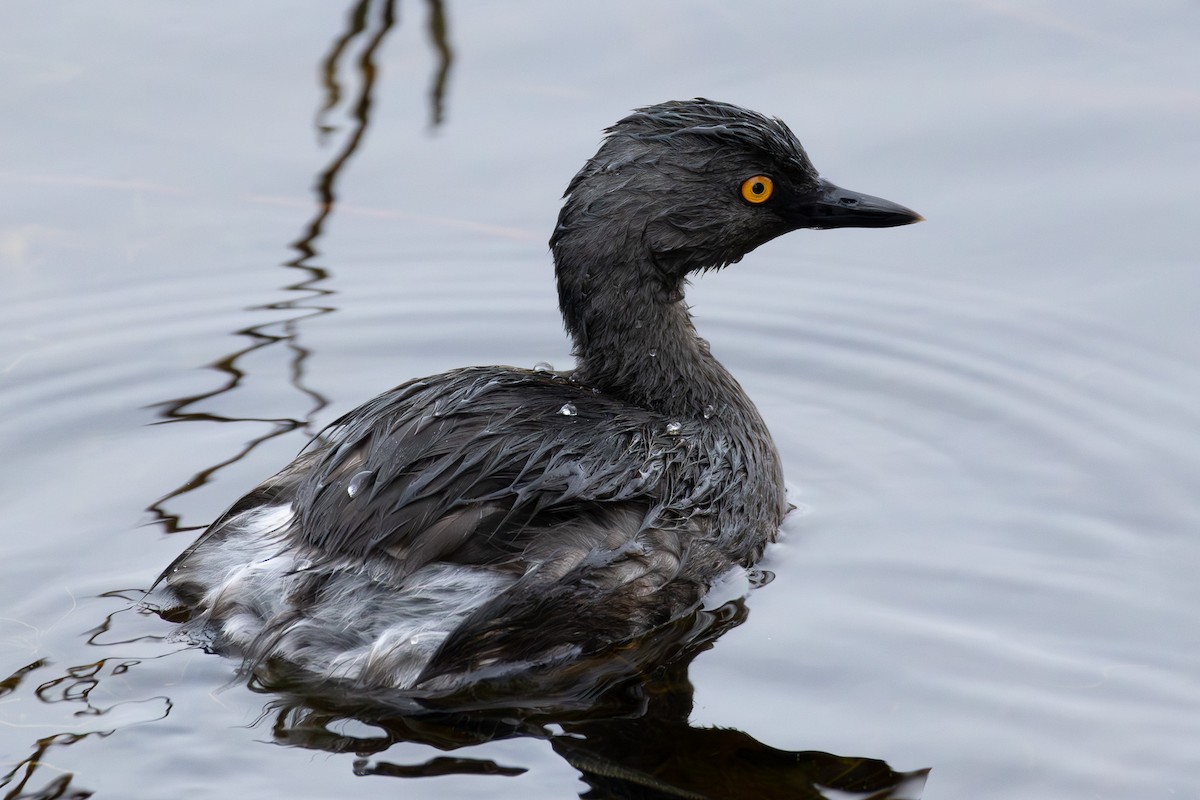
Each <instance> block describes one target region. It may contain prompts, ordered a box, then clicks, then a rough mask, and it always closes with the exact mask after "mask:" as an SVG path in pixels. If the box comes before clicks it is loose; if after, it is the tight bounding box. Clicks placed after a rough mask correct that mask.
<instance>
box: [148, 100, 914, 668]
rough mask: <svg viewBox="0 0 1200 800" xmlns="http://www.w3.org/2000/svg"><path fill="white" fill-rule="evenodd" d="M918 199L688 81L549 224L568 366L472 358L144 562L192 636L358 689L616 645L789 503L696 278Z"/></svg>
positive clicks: (607, 157)
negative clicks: (774, 244) (688, 92)
mask: <svg viewBox="0 0 1200 800" xmlns="http://www.w3.org/2000/svg"><path fill="white" fill-rule="evenodd" d="M920 219H921V217H920V216H918V215H917V214H916V213H914V212H912V211H910V210H909V209H906V208H904V207H902V206H899V205H896V204H894V203H890V202H888V201H886V200H881V199H879V198H875V197H870V196H868V195H863V194H858V193H855V192H850V191H846V190H843V189H840V188H838V187H837V186H835V185H833V184H831V183H829V182H828V181H825V180H824V179H822V178H820V177H818V175H817V171H816V170H815V169H814V168H813V165H812V163H811V162H810V161H809V159H808V156H807V155H806V154H805V152H804V149H803V148H802V147H801V145H800V143H799V142H798V141H797V140H796V137H795V136H794V135H793V134H792V132H791V131H790V130H789V129H788V127H787V126H786V125H785V124H784V123H783V122H781V121H779V120H778V119H772V118H768V117H765V116H762V115H760V114H757V113H755V112H752V111H748V110H746V109H743V108H739V107H737V106H733V105H729V104H726V103H719V102H713V101H710V100H705V99H696V100H692V101H686V102H668V103H663V104H660V105H655V106H649V107H646V108H642V109H638V110H637V111H635V112H634V113H632V114H630V115H629V116H627V117H625V118H624V119H622V120H621V121H619V122H618V123H616V124H615V125H613V126H612V127H611V128H609V129H608V130H607V136H606V137H605V139H604V141H603V143H602V144H601V146H600V149H599V152H597V153H596V155H595V156H594V157H593V158H592V159H590V160H589V161H588V162H587V164H585V165H584V167H583V169H581V170H580V171H579V173H578V174H577V175H576V176H575V178H574V179H573V180H572V181H571V183H570V185H569V186H568V187H567V191H566V194H565V200H564V203H563V208H562V211H561V213H560V214H559V217H558V224H557V226H556V227H555V229H554V233H553V235H552V237H551V239H550V249H551V251H552V253H553V256H554V264H555V275H556V278H557V281H558V298H559V305H560V308H561V310H562V315H563V320H564V322H565V325H566V329H567V332H568V333H569V334H570V336H571V339H572V341H573V343H574V354H575V357H576V366H575V369H574V370H573V371H571V372H566V373H555V372H549V371H538V370H526V369H518V368H514V367H503V366H492V367H468V368H465V369H459V370H454V371H451V372H446V373H443V374H441V375H434V376H432V377H428V378H422V379H419V380H414V381H410V382H408V383H405V384H403V385H401V386H399V387H397V388H395V389H393V390H391V391H389V392H386V393H384V394H383V395H380V396H379V397H376V398H375V399H373V400H370V401H369V402H367V403H366V404H364V405H362V406H360V407H359V408H357V409H355V410H354V411H351V412H350V413H349V414H347V415H346V416H344V417H342V418H341V419H339V420H337V421H336V422H334V423H333V424H332V425H330V426H329V427H328V428H327V429H326V430H325V431H324V432H322V433H321V434H320V435H319V436H318V437H317V438H316V439H315V440H314V441H313V442H312V443H311V444H310V445H309V446H308V447H307V448H306V449H305V450H304V451H303V452H302V453H301V454H300V455H299V456H298V457H297V458H296V459H295V460H294V461H293V462H292V463H291V464H289V465H288V466H287V467H285V468H284V469H283V470H282V471H281V472H280V473H278V474H277V475H275V476H274V477H272V478H269V479H268V480H266V481H265V482H264V483H263V484H262V485H260V486H259V487H258V488H256V489H255V490H254V491H252V492H250V493H249V494H248V495H246V496H245V497H243V498H242V499H241V500H239V501H238V502H237V503H235V504H234V505H233V507H232V508H230V509H229V510H228V511H227V512H226V513H225V514H224V515H223V516H222V517H221V518H220V519H218V520H217V521H216V522H214V523H213V524H212V525H211V526H210V527H209V528H208V530H207V531H206V532H205V533H204V534H203V535H202V536H201V537H200V538H199V540H197V541H196V542H195V543H194V544H193V545H192V546H191V547H190V548H189V549H188V550H187V551H186V552H184V553H183V554H182V555H181V556H180V557H179V558H178V559H177V560H176V561H175V563H173V564H172V565H171V566H170V567H169V568H168V569H167V570H166V571H165V572H164V573H163V576H162V578H161V579H160V581H163V582H164V585H165V589H166V591H167V593H168V595H169V604H171V605H174V606H177V608H178V610H180V611H182V612H183V614H184V616H186V618H187V619H188V622H187V626H188V628H187V629H188V631H189V632H190V633H191V634H192V635H194V636H197V637H202V638H204V639H205V640H206V641H207V642H208V643H210V645H211V646H212V647H214V648H215V649H218V650H221V651H224V652H233V653H237V654H240V655H242V656H243V657H244V658H245V659H246V663H247V664H248V665H250V666H251V667H253V666H255V665H261V664H267V663H272V662H277V661H282V662H285V663H288V664H292V665H296V666H298V667H300V668H301V669H303V670H305V671H307V672H308V673H310V674H314V675H318V676H328V677H330V678H336V679H342V680H345V681H350V682H353V683H355V684H358V685H363V686H369V687H378V688H418V689H419V688H423V687H438V686H454V685H461V684H462V683H463V682H465V681H470V680H472V679H473V678H477V677H480V676H488V675H493V676H494V675H499V674H504V673H506V672H508V671H516V670H527V669H532V668H543V667H548V666H551V665H554V664H556V663H561V662H563V661H568V660H572V659H576V658H580V657H584V656H591V655H595V654H598V653H602V652H604V651H605V650H606V649H609V648H613V647H614V646H616V645H619V644H621V643H627V642H632V641H634V640H636V639H638V638H639V637H642V636H645V635H646V634H648V633H650V632H652V631H653V630H654V629H655V628H658V627H659V626H663V625H665V624H667V623H669V622H672V621H673V620H677V619H679V618H680V617H681V616H683V615H686V614H687V613H689V612H690V611H692V610H693V609H695V608H696V607H697V605H698V604H699V603H700V602H701V600H702V599H703V597H704V595H705V593H706V592H707V591H708V589H709V587H710V586H711V585H712V584H713V582H714V581H715V580H716V579H718V578H719V577H721V576H722V575H724V574H725V573H727V572H729V571H730V570H732V569H735V568H737V567H749V566H750V565H752V564H753V563H754V562H755V561H756V560H757V559H758V558H759V557H760V555H761V554H762V551H763V548H764V547H765V546H766V544H767V543H768V542H770V541H772V539H773V538H774V537H775V535H776V531H777V530H778V528H779V525H780V523H781V521H782V520H783V517H784V514H785V513H786V510H787V503H786V500H785V496H784V487H783V476H782V470H781V468H780V462H779V455H778V453H777V452H776V450H775V446H774V444H773V443H772V441H771V435H770V433H769V432H768V430H767V427H766V425H765V424H764V423H763V420H762V418H761V417H760V416H759V414H758V412H757V411H756V410H755V407H754V404H753V403H751V402H750V398H749V397H747V396H746V394H745V392H744V391H742V388H741V387H740V386H739V385H738V382H737V381H736V380H735V379H734V378H733V376H732V375H730V374H729V372H728V371H727V370H726V369H725V368H724V367H723V366H721V364H720V363H719V362H718V361H717V360H716V359H715V358H714V357H713V356H712V354H711V353H710V352H709V347H708V343H707V342H706V341H704V340H703V339H701V338H700V337H699V336H698V335H697V333H696V330H695V328H694V327H693V325H692V318H691V314H690V313H689V308H688V306H687V304H686V303H685V302H684V287H685V285H686V283H687V279H688V277H689V276H690V275H691V274H692V273H696V272H702V271H705V270H712V269H718V268H721V267H724V266H727V265H729V264H732V263H734V262H736V261H738V260H739V259H741V258H742V256H744V255H745V254H746V253H748V252H750V251H751V250H753V249H754V248H756V247H758V246H759V245H761V244H763V243H764V242H767V241H769V240H771V239H773V238H775V237H777V236H779V235H781V234H783V233H787V232H788V231H792V230H795V229H798V228H836V227H849V226H854V227H890V226H895V225H904V224H907V223H910V222H916V221H918V220H920Z"/></svg>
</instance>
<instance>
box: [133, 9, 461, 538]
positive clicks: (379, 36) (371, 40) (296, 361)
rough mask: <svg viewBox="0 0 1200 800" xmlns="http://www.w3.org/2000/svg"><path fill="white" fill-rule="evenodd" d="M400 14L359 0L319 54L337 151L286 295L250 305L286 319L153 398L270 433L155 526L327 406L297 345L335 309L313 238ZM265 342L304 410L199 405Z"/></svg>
mask: <svg viewBox="0 0 1200 800" xmlns="http://www.w3.org/2000/svg"><path fill="white" fill-rule="evenodd" d="M428 7H429V24H428V29H427V31H428V35H429V39H430V42H431V43H432V45H433V47H434V50H435V52H436V53H437V54H438V61H437V66H436V68H435V71H434V78H433V83H432V87H431V90H430V119H431V120H432V124H433V125H434V126H437V125H439V124H441V122H442V119H443V118H444V107H445V102H444V99H445V98H444V95H445V91H446V85H447V78H448V76H449V73H450V65H451V63H452V60H453V51H452V50H451V47H450V44H449V39H448V26H447V21H446V13H445V8H444V7H443V4H442V3H441V1H440V0H428ZM396 22H397V14H396V3H395V0H360V1H359V2H357V3H355V4H354V5H353V6H352V7H351V9H350V12H349V14H348V15H347V19H346V28H345V30H344V31H343V32H342V33H340V34H339V35H338V36H337V37H335V38H334V40H333V42H332V44H331V45H330V48H329V51H328V53H327V54H326V55H325V57H324V58H323V59H322V60H321V65H320V74H321V85H322V87H323V89H324V99H323V102H322V104H321V107H320V108H319V109H318V111H317V115H316V120H315V127H316V130H317V136H318V140H319V141H320V142H321V143H322V144H331V143H332V144H333V146H334V148H335V150H334V154H333V156H332V157H331V158H330V159H329V161H328V162H327V164H326V165H325V167H324V168H323V169H321V171H320V172H318V173H317V176H316V178H315V180H314V182H313V193H314V195H315V199H316V204H315V209H314V212H313V215H312V216H311V217H310V218H309V220H308V221H307V222H306V223H305V224H304V226H303V228H302V232H301V235H300V236H299V238H297V239H296V240H295V241H293V242H292V243H291V244H290V245H289V247H290V249H291V250H292V251H293V252H294V257H293V258H291V259H289V260H288V261H286V262H284V263H283V264H282V265H281V266H283V267H284V268H285V269H287V270H289V271H291V273H292V275H293V278H291V279H289V281H288V282H287V283H285V284H284V285H283V286H282V287H281V289H282V291H283V292H284V293H285V297H284V299H281V300H278V301H276V302H273V303H269V304H266V305H259V306H251V307H249V308H248V309H247V310H248V311H250V312H251V313H258V312H263V311H268V312H284V313H285V314H287V317H286V318H285V319H284V320H282V321H280V320H273V321H271V322H265V323H259V324H255V325H250V326H247V327H245V328H242V329H240V330H238V331H235V332H234V333H235V335H236V336H238V337H239V338H241V339H242V340H243V341H244V342H245V344H244V346H242V347H240V348H239V349H237V350H235V351H234V352H232V353H230V354H228V355H226V356H224V357H222V358H220V359H218V360H216V361H214V362H213V363H211V364H210V365H209V368H210V369H212V370H214V371H216V372H217V373H219V374H220V376H221V383H220V385H218V386H217V387H216V388H214V389H211V390H209V391H206V392H202V393H199V394H193V395H188V396H185V397H179V398H175V399H172V400H167V401H164V402H163V403H160V404H158V406H157V407H158V408H159V416H160V418H161V422H163V423H173V422H243V423H244V422H252V423H261V424H264V425H266V426H267V430H266V432H264V433H262V434H260V435H258V436H254V437H252V438H250V439H249V440H248V441H246V443H245V444H243V445H242V446H241V448H240V449H239V450H238V451H237V452H236V453H234V454H233V455H231V456H230V457H229V458H226V459H224V460H222V461H219V462H217V463H216V464H212V465H210V466H208V467H206V468H204V469H202V470H200V471H199V472H196V473H195V474H194V475H192V476H191V477H190V478H188V480H187V481H185V482H184V483H183V484H182V485H181V486H179V487H178V488H176V489H174V490H173V491H171V492H169V493H167V494H166V495H164V496H163V497H161V498H159V499H158V500H156V501H155V502H154V503H152V504H151V505H150V506H149V507H148V509H147V510H148V511H149V512H150V514H151V515H152V518H153V520H154V522H156V523H158V524H161V525H162V526H163V527H164V528H165V529H166V531H167V532H168V533H175V532H178V531H186V530H196V529H197V528H198V527H202V526H197V525H185V524H183V523H182V521H181V520H180V518H179V515H177V514H175V513H173V512H171V511H170V510H168V504H169V503H170V501H171V500H173V499H175V498H177V497H180V496H181V495H184V494H187V493H188V492H191V491H194V490H195V489H198V488H199V487H201V486H204V485H205V484H207V483H209V482H210V481H211V480H212V479H213V477H214V476H215V475H216V474H217V473H218V472H220V471H221V470H223V469H225V468H226V467H228V466H230V465H231V464H235V463H237V462H239V461H241V460H242V459H244V458H246V457H247V456H248V455H250V453H252V452H254V451H255V450H256V449H258V448H259V447H260V446H261V445H263V444H264V443H266V442H268V441H270V440H272V439H274V438H276V437H278V436H283V435H285V434H288V433H291V432H292V431H294V430H297V429H303V430H305V431H306V432H308V433H309V434H310V435H311V434H313V433H315V431H314V430H313V429H312V426H313V420H314V419H315V418H316V416H317V414H319V413H320V412H321V410H322V409H324V408H325V406H326V405H328V400H327V398H326V397H325V396H324V395H323V394H322V393H321V392H320V391H319V390H318V389H317V388H314V387H312V386H310V385H309V384H308V383H307V381H306V377H305V364H306V362H307V360H308V358H309V356H310V350H309V349H308V348H307V347H306V346H305V345H304V344H303V343H302V341H301V337H300V332H301V328H302V324H303V323H304V322H305V321H306V320H309V319H312V318H314V317H319V316H323V315H325V314H329V313H332V312H333V311H335V310H336V307H335V306H334V305H332V303H331V300H332V298H333V296H334V294H335V291H334V290H333V289H332V288H330V287H329V285H328V284H329V281H330V279H331V273H330V270H329V268H328V267H327V266H325V265H321V264H319V263H318V261H319V257H320V250H319V249H318V247H317V243H318V240H319V239H320V238H321V235H322V233H323V232H324V230H325V226H326V224H327V223H328V222H329V220H330V218H331V217H332V215H333V213H334V210H335V208H336V206H337V185H338V180H339V178H340V177H341V175H342V172H343V170H344V169H345V167H346V165H347V164H348V163H349V162H350V161H351V159H352V158H353V157H354V155H355V154H356V153H357V152H358V150H359V148H360V146H361V145H362V142H363V139H364V137H365V135H366V133H367V130H368V128H369V127H370V124H371V112H372V109H373V105H374V95H375V91H376V83H377V79H378V77H379V70H378V67H377V65H376V62H377V59H378V57H379V52H380V49H381V47H382V46H383V44H384V42H385V40H386V39H387V36H388V34H389V33H390V32H391V31H392V29H393V28H394V27H395V25H396ZM346 87H352V88H350V89H347V88H346ZM339 115H340V116H342V117H344V118H345V122H344V123H343V124H339V123H337V122H334V121H333V118H334V117H335V116H339ZM266 349H272V350H281V349H282V351H283V354H284V357H285V358H286V359H287V362H288V367H289V369H288V374H289V383H290V385H291V386H292V388H293V389H295V391H296V392H297V393H298V394H299V395H300V396H301V397H302V398H303V402H304V403H305V405H306V411H305V413H304V415H303V418H302V419H294V418H271V417H255V416H229V415H222V414H217V413H213V412H209V411H205V410H204V404H205V403H206V401H210V400H212V399H214V398H217V397H221V396H224V395H227V394H229V393H230V392H233V391H235V390H236V389H237V388H238V387H239V386H241V385H242V383H243V381H244V380H245V378H246V377H247V374H246V371H245V370H246V367H245V366H244V365H246V364H247V363H249V359H250V357H251V356H252V355H254V354H257V353H259V352H260V351H263V350H266Z"/></svg>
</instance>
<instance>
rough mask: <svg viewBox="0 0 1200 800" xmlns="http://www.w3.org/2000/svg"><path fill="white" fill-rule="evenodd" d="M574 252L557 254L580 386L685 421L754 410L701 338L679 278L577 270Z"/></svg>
mask: <svg viewBox="0 0 1200 800" xmlns="http://www.w3.org/2000/svg"><path fill="white" fill-rule="evenodd" d="M571 255H572V254H571V252H570V248H561V247H560V248H556V249H555V258H556V261H557V266H558V278H559V280H558V283H559V300H560V306H561V308H562V312H563V319H564V321H565V323H566V326H567V330H568V332H569V333H570V334H571V337H572V339H573V341H574V345H575V347H574V353H575V357H576V359H577V365H576V370H575V373H574V377H575V379H576V380H577V381H579V382H580V383H583V384H585V385H589V386H593V387H596V388H598V389H600V390H601V391H603V392H605V393H606V394H612V395H615V396H618V397H621V398H622V399H624V400H626V401H628V402H631V403H634V404H636V405H638V406H641V407H643V408H647V409H653V410H656V411H659V412H660V413H662V414H664V415H666V416H669V417H678V418H681V419H686V418H700V417H703V418H710V417H713V416H716V415H721V416H724V414H725V413H728V412H729V411H730V410H733V409H736V410H742V409H744V408H746V407H750V408H752V406H750V401H749V399H748V398H747V397H746V395H745V393H744V392H743V391H742V388H741V387H740V386H739V385H738V383H737V381H736V380H735V379H734V378H733V376H732V375H730V374H729V372H728V371H727V370H726V369H725V368H724V367H723V366H721V364H720V362H718V361H717V360H716V359H715V358H713V356H712V354H711V353H710V352H709V347H708V342H706V341H705V340H704V339H702V338H701V337H700V336H699V334H697V333H696V328H695V326H694V325H693V324H692V317H691V314H690V313H689V312H688V307H687V304H686V303H685V302H684V299H683V281H682V280H679V281H678V282H674V283H664V282H663V281H662V280H661V279H651V278H648V277H647V276H649V275H653V274H654V273H653V271H652V270H651V269H650V268H649V265H648V264H646V263H642V264H633V265H631V264H628V263H626V264H621V263H615V264H614V263H600V262H593V263H590V264H584V265H583V266H584V268H583V269H579V268H578V267H579V266H581V265H580V264H578V263H572V262H571ZM564 259H565V261H564ZM639 267H640V268H639Z"/></svg>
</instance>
